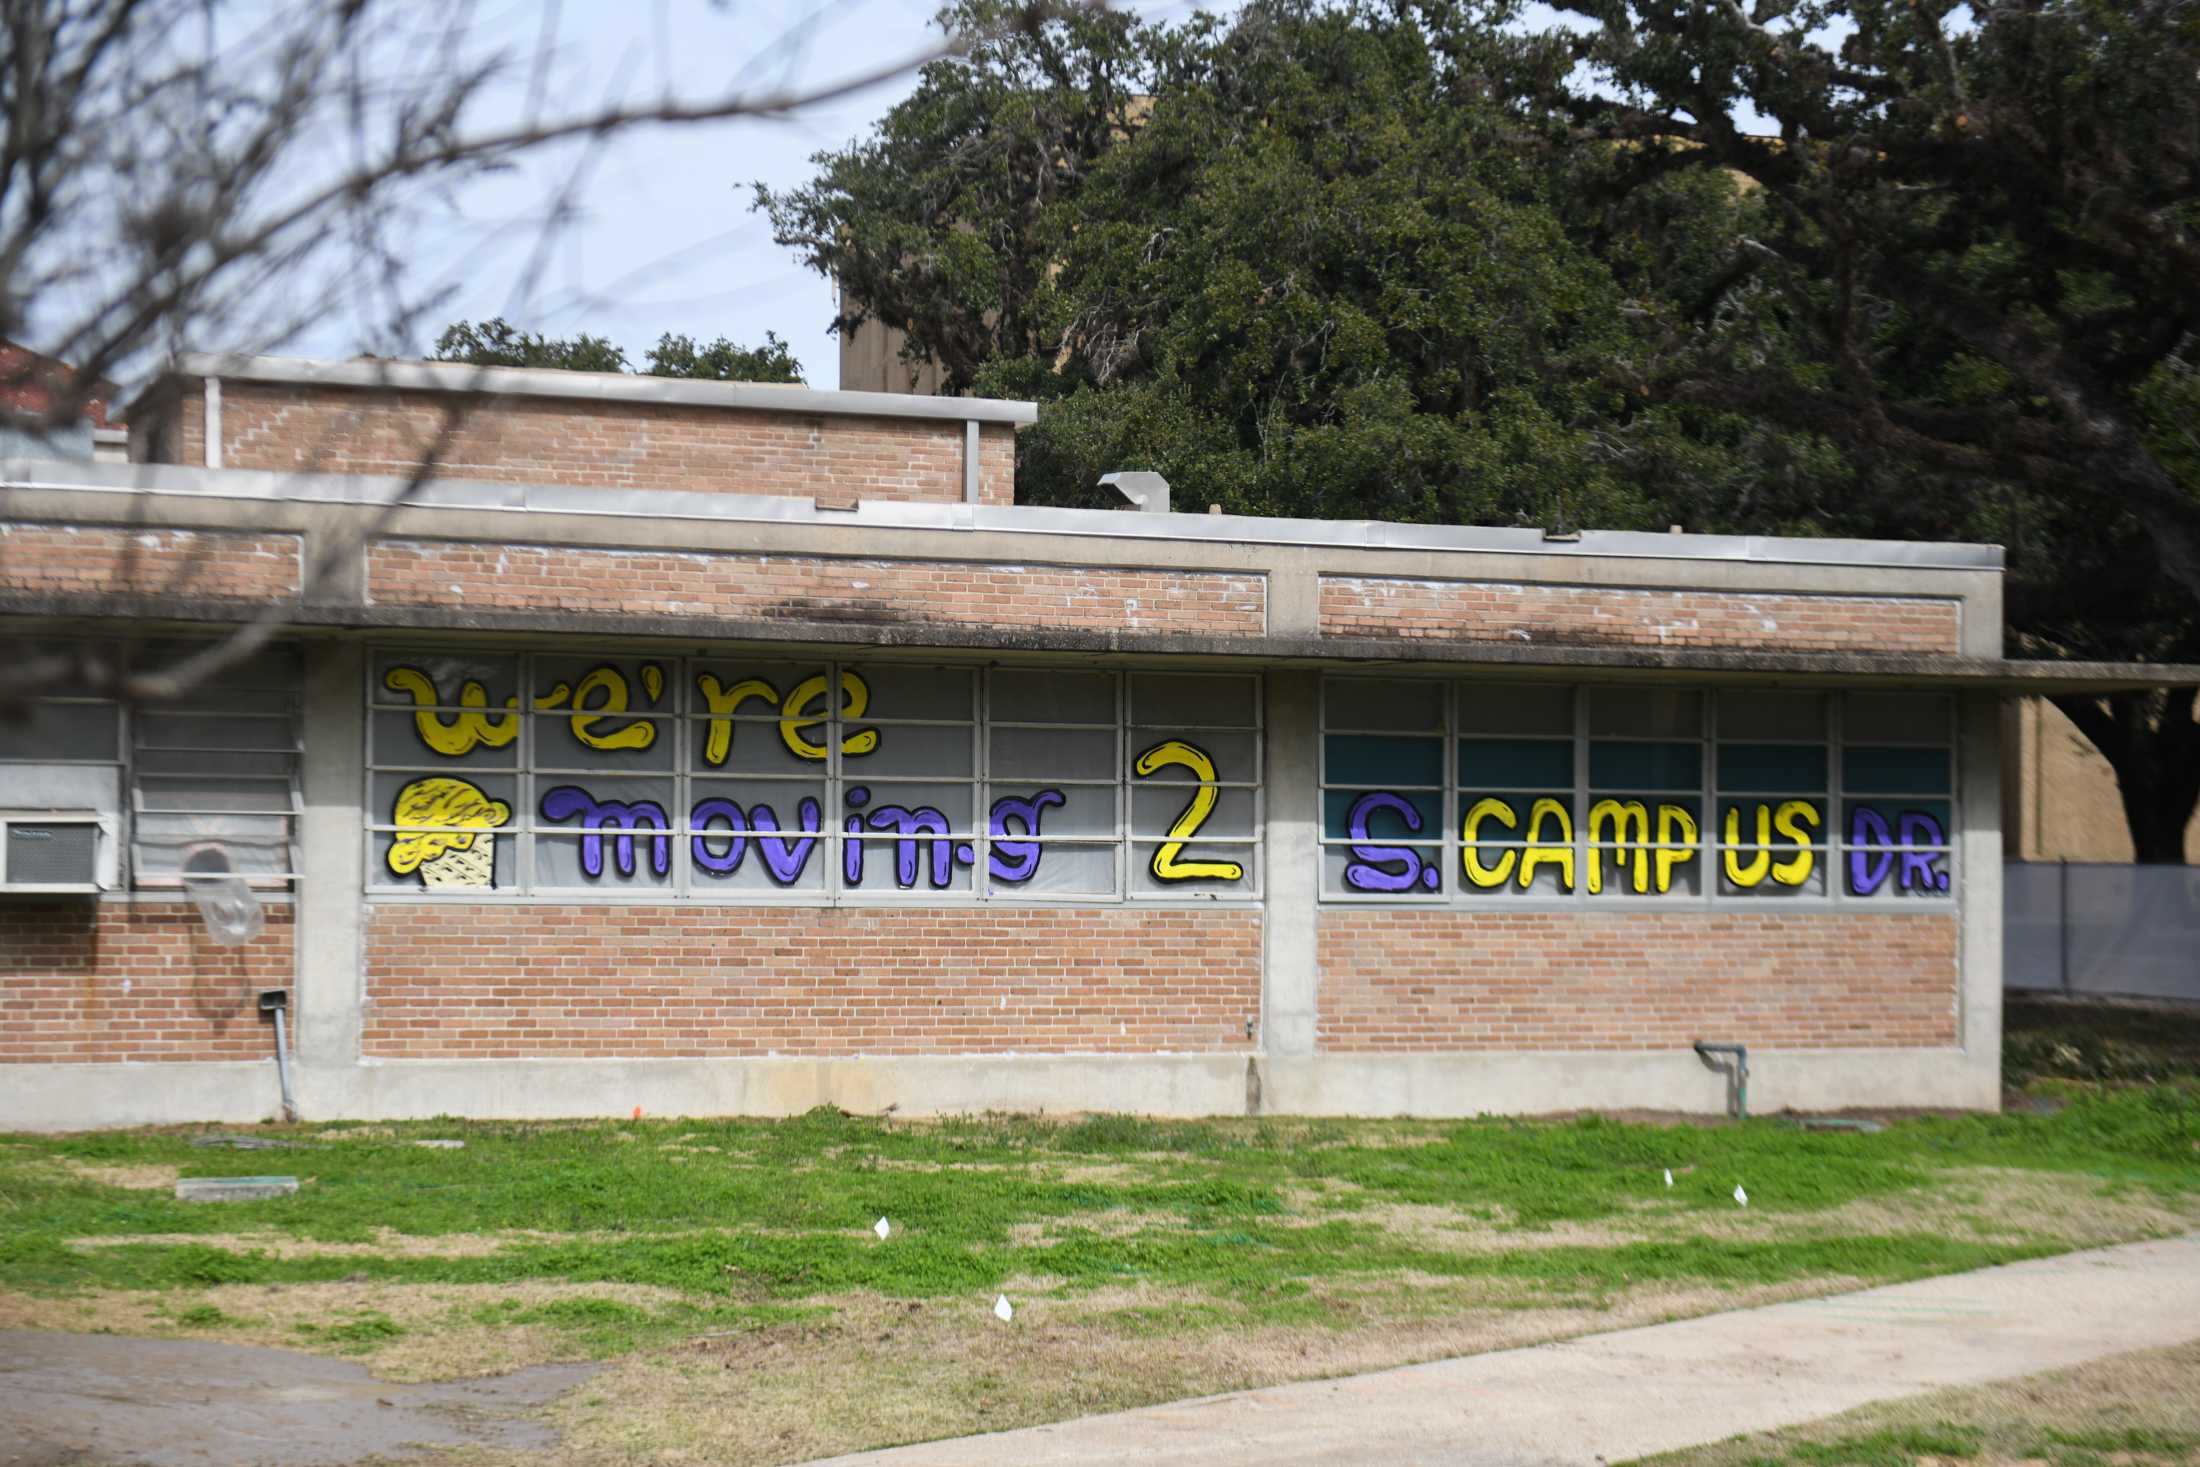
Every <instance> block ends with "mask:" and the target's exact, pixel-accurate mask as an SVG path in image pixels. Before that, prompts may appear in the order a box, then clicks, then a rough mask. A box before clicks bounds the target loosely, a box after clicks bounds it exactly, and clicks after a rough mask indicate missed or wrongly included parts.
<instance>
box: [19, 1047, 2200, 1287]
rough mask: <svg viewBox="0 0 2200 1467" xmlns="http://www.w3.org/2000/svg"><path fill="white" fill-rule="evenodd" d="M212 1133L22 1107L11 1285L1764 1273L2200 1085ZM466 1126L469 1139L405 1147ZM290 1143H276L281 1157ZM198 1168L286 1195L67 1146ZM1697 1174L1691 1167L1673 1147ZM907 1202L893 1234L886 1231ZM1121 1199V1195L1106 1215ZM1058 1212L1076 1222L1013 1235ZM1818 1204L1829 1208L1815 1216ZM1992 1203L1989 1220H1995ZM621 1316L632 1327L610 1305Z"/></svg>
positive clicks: (2066, 1163)
mask: <svg viewBox="0 0 2200 1467" xmlns="http://www.w3.org/2000/svg"><path fill="white" fill-rule="evenodd" d="M197 1134H200V1133H197V1132H191V1131H158V1132H154V1131H122V1132H101V1133H89V1134H84V1135H76V1136H64V1137H38V1136H18V1137H13V1138H8V1141H7V1144H6V1145H5V1147H0V1208H4V1213H0V1215H4V1217H5V1222H6V1228H5V1231H4V1233H0V1287H12V1288H16V1289H27V1290H60V1289H77V1288H86V1287H96V1288H107V1289H171V1288H199V1287H207V1286H212V1285H218V1284H235V1283H254V1284H265V1283H309V1282H316V1281H334V1280H340V1279H347V1278H365V1279H371V1280H387V1281H391V1282H405V1283H505V1282H516V1281H521V1280H567V1281H574V1282H606V1283H626V1284H652V1285H660V1286H664V1287H669V1288H672V1289H677V1290H680V1291H682V1292H685V1293H688V1294H694V1295H717V1296H725V1295H729V1294H730V1295H732V1296H734V1297H736V1298H739V1299H742V1300H745V1301H748V1302H752V1303H755V1302H768V1301H786V1300H791V1299H797V1298H802V1297H806V1296H810V1295H818V1294H835V1293H843V1292H847V1291H852V1290H868V1291H873V1292H876V1293H880V1294H885V1295H889V1296H895V1297H905V1298H925V1297H936V1296H940V1295H946V1294H955V1293H968V1292H973V1291H985V1290H991V1289H994V1288H997V1287H999V1286H1000V1285H1001V1284H1002V1283H1003V1282H1004V1281H1005V1280H1007V1279H1009V1278H1011V1277H1013V1276H1015V1275H1016V1274H1018V1273H1028V1272H1040V1273H1044V1274H1046V1275H1048V1276H1050V1277H1053V1278H1057V1279H1059V1280H1061V1281H1062V1283H1063V1285H1064V1286H1066V1287H1069V1288H1073V1289H1074V1288H1090V1287H1098V1286H1102V1285H1108V1284H1138V1283H1153V1284H1160V1285H1167V1286H1175V1287H1191V1288H1195V1289H1202V1290H1206V1291H1209V1292H1212V1293H1216V1294H1218V1295H1224V1296H1228V1295H1233V1294H1245V1293H1247V1292H1248V1291H1257V1290H1259V1289H1262V1288H1266V1287H1269V1286H1272V1285H1273V1284H1275V1283H1276V1282H1277V1281H1280V1280H1293V1279H1296V1280H1318V1279H1324V1278H1338V1277H1343V1276H1354V1275H1366V1276H1376V1277H1379V1276H1385V1275H1391V1274H1395V1273H1397V1272H1399V1271H1401V1270H1403V1271H1410V1272H1414V1273H1421V1274H1427V1275H1432V1276H1436V1277H1441V1278H1458V1279H1476V1278H1488V1279H1495V1280H1501V1281H1507V1282H1509V1283H1511V1284H1515V1285H1518V1286H1520V1287H1521V1288H1523V1289H1526V1290H1528V1291H1531V1292H1533V1291H1550V1292H1552V1293H1564V1294H1569V1295H1581V1294H1584V1293H1587V1294H1591V1295H1593V1294H1595V1293H1596V1292H1598V1291H1600V1290H1605V1289H1610V1288H1615V1287H1620V1286H1623V1285H1628V1284H1638V1283H1642V1282H1645V1281H1662V1282H1673V1283H1711V1284H1718V1285H1739V1284H1753V1283H1768V1282H1780V1281H1783V1280H1788V1279H1794V1278H1802V1277H1807V1276H1814V1275H1826V1274H1839V1275H1847V1276H1853V1277H1857V1278H1862V1279H1868V1280H1875V1281H1879V1280H1892V1279H1899V1278H1908V1277H1916V1276H1919V1275H1923V1274H1928V1273H1938V1272H1944V1271H1947V1270H1951V1269H1960V1268H1970V1267H1977V1266H1981V1265H1984V1264H1989V1263H1994V1262H1999V1261H2004V1260H2007V1259H2010V1258H2013V1257H2020V1256H2026V1255H2027V1254H2032V1253H2039V1252H2048V1251H2053V1250H2054V1249H2055V1248H2056V1247H2058V1246H2060V1245H2059V1244H2058V1243H2057V1241H2056V1240H2055V1239H2054V1238H2052V1237H2042V1238H2039V1239H2035V1240H2018V1241H2011V1240H2009V1239H2008V1238H2006V1237H2003V1238H2001V1239H1999V1240H1998V1241H1995V1240H1992V1239H1991V1238H1990V1237H1988V1238H1982V1237H1977V1236H1973V1237H1964V1236H1950V1235H1948V1233H1947V1232H1946V1231H1945V1230H1941V1229H1933V1230H1924V1229H1920V1230H1917V1231H1911V1232H1903V1231H1896V1232H1894V1233H1892V1235H1867V1236H1838V1235H1835V1236H1796V1237H1793V1238H1785V1239H1780V1240H1775V1241H1763V1240H1746V1239H1729V1238H1720V1237H1716V1236H1692V1235H1689V1233H1688V1230H1687V1229H1686V1227H1685V1223H1686V1220H1687V1219H1688V1218H1689V1217H1690V1216H1693V1215H1697V1214H1701V1215H1704V1216H1707V1217H1719V1218H1725V1217H1729V1216H1731V1215H1733V1214H1734V1213H1735V1211H1736V1209H1735V1204H1734V1202H1733V1200H1732V1196H1731V1194H1732V1191H1733V1188H1734V1186H1735V1184H1736V1183H1738V1182H1739V1183H1742V1184H1744V1185H1746V1186H1747V1188H1748V1190H1749V1194H1750V1209H1751V1215H1752V1216H1753V1217H1757V1218H1764V1217H1773V1218H1777V1217H1780V1216H1782V1215H1793V1216H1796V1217H1798V1218H1801V1217H1806V1216H1807V1215H1810V1214H1816V1213H1821V1212H1824V1211H1825V1210H1827V1209H1830V1208H1833V1207H1837V1206H1839V1205H1841V1204H1843V1203H1846V1202H1851V1201H1855V1200H1859V1199H1872V1198H1884V1199H1899V1198H1902V1197H1905V1196H1910V1195H1915V1194H1918V1193H1920V1192H1925V1193H1930V1192H1933V1191H1936V1190H1949V1191H1950V1192H1951V1193H1953V1191H1954V1189H1956V1188H1958V1187H1960V1182H1958V1181H1955V1180H1952V1179H1954V1178H1955V1177H1956V1176H1957V1174H1959V1173H1961V1172H1964V1171H1966V1170H1969V1169H1975V1168H1979V1167H1998V1168H2015V1169H2019V1170H2033V1171H2043V1172H2056V1173H2063V1174H2069V1175H2075V1176H2078V1177H2082V1178H2086V1179H2090V1181H2091V1182H2092V1183H2094V1184H2096V1185H2098V1186H2100V1187H2101V1188H2103V1189H2107V1190H2134V1189H2135V1190H2138V1191H2143V1192H2149V1193H2153V1194H2157V1195H2162V1196H2179V1195H2186V1194H2192V1193H2194V1192H2200V1087H2194V1086H2188V1085H2178V1084H2165V1085H2159V1086H2154V1087H2151V1088H2145V1089H2123V1090H2114V1089H2109V1090H2098V1091H2090V1092H2085V1093H2077V1094H2074V1095H2073V1096H2072V1097H2071V1098H2070V1102H2069V1103H2068V1104H2067V1105H2066V1106H2065V1107H2064V1108H2062V1109H2061V1110H2059V1111H2058V1112H2056V1113H2055V1114H2052V1115H2033V1114H2007V1115H2000V1116H1958V1117H1925V1118H1919V1119H1914V1120H1908V1121H1903V1122H1900V1123H1897V1124H1893V1125H1890V1126H1889V1127H1888V1128H1887V1129H1886V1130H1884V1131H1882V1132H1880V1133H1878V1134H1861V1133H1853V1132H1822V1133H1821V1132H1806V1131H1800V1130H1797V1129H1796V1128H1794V1127H1793V1126H1791V1125H1787V1124H1784V1123H1783V1122H1781V1121H1779V1120H1778V1119H1776V1118H1775V1119H1765V1120H1754V1121H1751V1122H1750V1123H1748V1124H1746V1125H1739V1126H1713V1127H1697V1126H1656V1125H1642V1124H1625V1123H1621V1122H1617V1121H1612V1120H1607V1119H1601V1118H1596V1117H1588V1118H1583V1119H1579V1120H1572V1121H1564V1122H1531V1121H1513V1120H1487V1119H1486V1120H1476V1121H1468V1122H1462V1123H1457V1124H1448V1125H1445V1124H1426V1123H1423V1124H1408V1123H1391V1122H1284V1121H1278V1122H1268V1123H1260V1122H1162V1121H1152V1120H1145V1119H1139V1118H1134V1117H1121V1116H1102V1117H1094V1118H1091V1119H1086V1120H1079V1121H1076V1122H1071V1123H1062V1122H1054V1121H1048V1120H1044V1119H1040V1118H1034V1117H1028V1116H982V1117H974V1118H968V1119H963V1120H956V1121H951V1122H947V1123H943V1124H912V1123H901V1124H896V1123H892V1122H889V1121H884V1120H876V1119H862V1118H855V1117H850V1116H846V1115H843V1114H841V1113H839V1112H837V1111H832V1110H820V1111H817V1112H813V1113H812V1114H810V1115H807V1116H803V1117H800V1118H797V1119H794V1120H789V1121H781V1122H767V1121H747V1120H730V1121H711V1122H694V1121H662V1122H659V1121H639V1122H629V1121H617V1122H606V1123H599V1124H592V1125H578V1126H572V1125H560V1126H549V1125H522V1124H506V1123H490V1122H467V1121H456V1120H439V1121H435V1122H432V1123H421V1124H417V1125H400V1126H394V1127H375V1128H364V1129H362V1128H352V1127H344V1126H331V1127H318V1128H297V1129H293V1130H289V1131H284V1130H279V1129H267V1130H263V1131H261V1132H259V1133H258V1134H262V1135H267V1136H276V1137H289V1138H292V1139H294V1140H295V1141H296V1142H297V1143H298V1144H297V1146H296V1148H295V1149H289V1150H281V1151H252V1152H230V1151H224V1150H219V1149H208V1148H203V1147H197V1146H194V1145H192V1144H191V1143H192V1139H193V1137H194V1135H197ZM426 1136H443V1137H456V1138H459V1139H462V1140H463V1141H465V1143H466V1145H465V1148H464V1149H463V1150H430V1149H425V1148H420V1147H416V1146H413V1145H411V1144H410V1142H411V1141H412V1140H413V1139H416V1138H419V1137H426ZM277 1159H279V1160H277ZM65 1162H74V1163H81V1164H88V1165H92V1166H106V1167H150V1166H161V1165H172V1166H176V1167H179V1168H181V1169H182V1171H183V1172H184V1174H186V1175H191V1176H220V1175H252V1174H257V1173H263V1172H266V1171H269V1170H274V1169H278V1168H279V1169H280V1170H283V1171H288V1172H295V1173H297V1174H299V1175H300V1176H302V1177H309V1178H310V1179H311V1180H310V1182H309V1183H308V1185H307V1186H305V1187H304V1188H303V1189H302V1190H301V1191H300V1192H299V1193H297V1194H296V1195H294V1196H290V1197H282V1198H272V1199H267V1200H263V1201H257V1202H245V1203H230V1204H221V1205H210V1204H186V1203H179V1202H177V1201H175V1200H174V1199H173V1198H172V1197H170V1196H169V1195H167V1194H166V1193H164V1192H160V1191H151V1190H131V1189H125V1188H122V1187H116V1186H109V1185H105V1184H103V1183H100V1182H97V1181H93V1180H89V1179H86V1178H84V1177H81V1176H79V1175H76V1174H74V1173H72V1172H71V1171H70V1170H68V1169H67V1168H66V1167H65V1166H64V1165H62V1163H65ZM1667 1168H1671V1169H1672V1170H1673V1171H1674V1172H1675V1174H1676V1176H1675V1183H1676V1184H1675V1186H1674V1187H1672V1188H1671V1189H1668V1188H1667V1187H1666V1186H1665V1184H1664V1180H1663V1174H1664V1171H1665V1170H1666V1169H1667ZM1397 1204H1411V1205H1420V1206H1426V1207H1433V1208H1442V1209H1447V1210H1449V1212H1450V1213H1452V1214H1455V1215H1458V1216H1461V1217H1465V1218H1469V1219H1478V1220H1480V1221H1481V1222H1483V1223H1486V1224H1490V1225H1494V1226H1496V1227H1497V1228H1499V1229H1501V1230H1516V1229H1531V1228H1541V1227H1545V1226H1548V1225H1550V1224H1554V1223H1562V1222H1564V1223H1589V1224H1594V1223H1598V1222H1605V1221H1612V1220H1622V1221H1625V1222H1627V1223H1629V1224H1630V1225H1631V1224H1633V1223H1635V1222H1638V1221H1640V1220H1641V1219H1643V1218H1645V1217H1650V1218H1660V1219H1669V1220H1671V1219H1678V1220H1679V1221H1680V1222H1681V1223H1682V1224H1683V1225H1684V1226H1682V1227H1681V1228H1680V1229H1679V1230H1678V1232H1676V1234H1675V1235H1674V1236H1672V1237H1671V1238H1670V1239H1668V1240H1663V1241H1653V1242H1635V1243H1625V1244H1620V1245H1617V1246H1607V1247H1598V1246H1583V1247H1548V1246H1544V1247H1536V1248H1532V1249H1531V1248H1523V1249H1519V1250H1506V1249H1494V1250H1485V1251H1461V1250H1457V1249H1450V1248H1445V1247H1441V1246H1433V1245H1432V1244H1431V1243H1430V1242H1429V1241H1428V1240H1427V1239H1426V1238H1425V1236H1424V1235H1416V1234H1414V1233H1412V1232H1411V1231H1410V1230H1400V1229H1398V1228H1396V1227H1394V1226H1391V1225H1390V1224H1389V1222H1388V1221H1387V1220H1386V1216H1385V1214H1383V1213H1382V1212H1380V1211H1379V1209H1384V1208H1387V1207H1391V1206H1393V1205H1397ZM881 1215H884V1216H886V1217H888V1218H890V1219H891V1220H892V1222H893V1224H894V1227H895V1229H896V1232H895V1234H894V1236H893V1238H892V1239H891V1240H890V1241H889V1242H887V1243H884V1244H881V1243H879V1242H878V1241H877V1240H876V1239H875V1238H873V1237H872V1236H871V1235H870V1233H869V1232H868V1225H869V1223H870V1222H871V1221H872V1220H873V1219H874V1218H877V1217H879V1216H881ZM1110 1219H1121V1220H1123V1223H1124V1225H1123V1226H1120V1227H1116V1226H1102V1224H1105V1223H1107V1222H1108V1221H1109V1220H1110ZM1032 1223H1038V1224H1043V1225H1046V1226H1047V1227H1048V1228H1049V1230H1050V1232H1051V1233H1052V1235H1053V1238H1052V1245H1051V1246H1048V1247H1045V1248H1043V1249H1038V1248H1034V1247H1032V1246H1030V1245H1029V1243H1028V1242H1019V1241H1018V1240H1017V1238H1016V1237H1015V1236H1014V1235H1013V1230H1014V1229H1015V1228H1016V1227H1017V1225H1019V1224H1032ZM378 1229H391V1230H395V1231H396V1232H399V1233H402V1234H407V1235H413V1236H418V1237H428V1238H432V1237H437V1236H444V1235H452V1234H511V1233H517V1232H527V1231H533V1232H546V1233H552V1234H584V1235H588V1236H585V1237H580V1238H572V1239H567V1240H551V1241H542V1240H527V1239H524V1238H520V1239H511V1240H507V1241H505V1242H504V1243H503V1245H502V1246H500V1247H498V1248H496V1249H495V1250H494V1251H489V1252H478V1253H473V1254H467V1255H463V1256H430V1255H424V1254H419V1253H401V1252H395V1251H391V1252H384V1253H374V1254H361V1253H358V1252H346V1253H338V1252H325V1253H317V1252H314V1251H312V1250H311V1248H310V1246H309V1247H308V1248H307V1249H306V1250H305V1251H304V1252H303V1253H302V1254H300V1255H299V1256H290V1257H277V1256H275V1255H274V1254H272V1253H270V1252H266V1251H260V1250H246V1251H237V1250H233V1249H231V1248H226V1247H214V1246H207V1245H203V1244H192V1243H184V1244H178V1243H124V1244H121V1245H119V1246H111V1247H99V1248H91V1247H77V1246H71V1244H70V1242H69V1240H72V1239H87V1238H100V1237H109V1238H117V1239H121V1238H128V1237H132V1236H144V1235H148V1234H194V1233H207V1234H212V1233H232V1234H233V1233H254V1234H263V1233H264V1234H272V1235H276V1236H281V1237H287V1238H290V1239H294V1240H299V1241H300V1242H302V1243H304V1244H307V1245H311V1244H314V1243H357V1242H363V1241H367V1240H370V1239H372V1238H374V1237H376V1236H377V1230H378ZM1807 1231H1808V1230H1807V1229H1806V1230H1805V1232H1806V1233H1807ZM1973 1231H1976V1230H1973ZM593 1327H596V1328H610V1327H611V1324H610V1322H609V1321H607V1320H600V1321H597V1323H596V1325H595V1326H593Z"/></svg>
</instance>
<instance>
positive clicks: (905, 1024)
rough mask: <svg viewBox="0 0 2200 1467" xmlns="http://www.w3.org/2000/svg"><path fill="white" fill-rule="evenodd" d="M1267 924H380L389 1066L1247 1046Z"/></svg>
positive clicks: (377, 1041) (1243, 917)
mask: <svg viewBox="0 0 2200 1467" xmlns="http://www.w3.org/2000/svg"><path fill="white" fill-rule="evenodd" d="M1260 951H1261V937H1260V915H1259V914H1258V913H1257V912H1251V911H1192V912H1186V911H1160V910H1144V911H1141V910H1137V909H1132V908H1096V907H1077V908H1069V907H1062V908H1044V907H1021V908H1000V909H992V910H988V909H982V908H883V907H845V908H838V909H832V908H816V907H809V908H796V907H789V908H778V907H733V906H685V907H680V906H650V907H640V906H562V907H552V906H496V905H490V904H478V905H469V906H447V905H443V904H441V903H429V902H417V903H412V902H408V903H383V904H378V905H374V906H372V907H371V908H370V910H369V918H368V927H367V940H366V954H367V957H366V964H367V1016H366V1025H365V1031H364V1039H363V1044H364V1048H365V1052H366V1053H367V1054H368V1055H370V1056H375V1057H379V1058H384V1059H521V1058H534V1057H559V1058H575V1059H578V1058H620V1059H624V1058H662V1057H675V1056H698V1057H700V1056H733V1055H765V1054H781V1055H800V1056H822V1055H858V1054H872V1055H882V1054H896V1055H908V1054H957V1053H1000V1052H1002V1051H1007V1050H1018V1051H1023V1052H1026V1053H1030V1052H1040V1053H1076V1052H1094V1051H1107V1052H1111V1053H1119V1054H1128V1053H1150V1052H1152V1051H1155V1050H1176V1051H1187V1050H1189V1051H1200V1052H1208V1053H1212V1052H1217V1051H1236V1050H1244V1049H1247V1048H1249V1047H1250V1045H1251V1041H1250V1040H1249V1039H1248V1038H1247V1037H1246V1034H1245V1021H1246V1020H1247V1019H1249V1018H1254V1017H1257V1016H1258V1014H1259V1012H1260Z"/></svg>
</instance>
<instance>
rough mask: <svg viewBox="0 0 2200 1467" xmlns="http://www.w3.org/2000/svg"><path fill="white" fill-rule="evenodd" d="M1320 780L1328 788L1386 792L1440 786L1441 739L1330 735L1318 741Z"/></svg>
mask: <svg viewBox="0 0 2200 1467" xmlns="http://www.w3.org/2000/svg"><path fill="white" fill-rule="evenodd" d="M1322 745H1323V753H1324V755H1325V760H1324V763H1323V768H1322V777H1323V779H1324V780H1325V781H1326V782H1328V783H1330V784H1349V785H1359V786H1363V787H1376V786H1380V787H1382V788H1386V789H1387V788H1390V787H1391V786H1394V785H1416V784H1418V785H1441V784H1442V783H1443V782H1444V742H1443V740H1442V739H1409V738H1400V737H1398V736H1396V735H1392V734H1330V735H1329V736H1328V737H1327V738H1325V739H1324V740H1323V741H1322Z"/></svg>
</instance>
